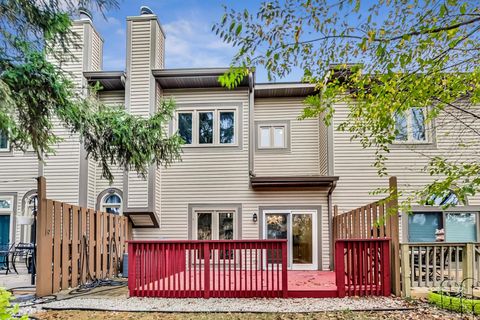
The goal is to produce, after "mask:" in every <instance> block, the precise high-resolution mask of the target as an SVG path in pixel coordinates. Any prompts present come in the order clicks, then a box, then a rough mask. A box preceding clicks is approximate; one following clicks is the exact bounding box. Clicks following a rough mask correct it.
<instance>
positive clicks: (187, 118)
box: [178, 113, 193, 144]
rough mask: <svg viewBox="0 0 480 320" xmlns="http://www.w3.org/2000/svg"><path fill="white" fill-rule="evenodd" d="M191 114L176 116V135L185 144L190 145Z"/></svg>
mask: <svg viewBox="0 0 480 320" xmlns="http://www.w3.org/2000/svg"><path fill="white" fill-rule="evenodd" d="M192 119H193V118H192V113H179V114H178V133H179V135H180V137H182V139H183V141H184V142H185V143H186V144H191V143H192Z"/></svg>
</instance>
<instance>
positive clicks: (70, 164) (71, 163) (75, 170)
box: [44, 122, 80, 204]
mask: <svg viewBox="0 0 480 320" xmlns="http://www.w3.org/2000/svg"><path fill="white" fill-rule="evenodd" d="M53 132H54V133H55V134H56V135H57V136H59V137H61V138H62V139H63V141H62V142H60V143H59V144H57V145H56V146H54V150H55V154H51V155H48V156H47V158H46V161H45V165H44V175H45V178H46V180H47V197H49V198H50V199H55V200H57V201H63V202H68V203H71V204H78V190H79V174H80V142H79V138H78V135H77V134H74V135H72V134H70V130H69V129H66V128H63V127H62V126H61V124H60V123H59V122H57V123H56V125H55V128H54V130H53Z"/></svg>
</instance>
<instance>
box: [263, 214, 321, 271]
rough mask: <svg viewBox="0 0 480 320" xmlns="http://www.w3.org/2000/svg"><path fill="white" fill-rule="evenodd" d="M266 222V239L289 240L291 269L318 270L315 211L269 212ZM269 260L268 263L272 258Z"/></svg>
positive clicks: (289, 264) (289, 263)
mask: <svg viewBox="0 0 480 320" xmlns="http://www.w3.org/2000/svg"><path fill="white" fill-rule="evenodd" d="M264 221H265V230H264V235H265V236H264V238H265V239H287V246H288V247H287V248H288V266H289V268H290V269H295V270H312V269H317V267H318V262H317V260H318V257H317V252H318V247H317V246H318V238H317V223H316V221H317V212H316V211H315V210H312V211H299V210H284V211H267V212H265V216H264ZM273 258H275V257H273ZM277 258H278V257H277ZM267 259H268V260H267V263H268V262H269V260H270V259H272V257H267Z"/></svg>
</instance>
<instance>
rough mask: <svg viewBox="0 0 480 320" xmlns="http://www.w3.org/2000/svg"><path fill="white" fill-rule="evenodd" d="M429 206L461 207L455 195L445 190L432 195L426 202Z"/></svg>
mask: <svg viewBox="0 0 480 320" xmlns="http://www.w3.org/2000/svg"><path fill="white" fill-rule="evenodd" d="M426 204H427V205H429V206H447V205H448V206H456V205H461V204H462V203H460V201H459V200H458V197H457V195H456V194H455V193H454V192H453V191H450V190H447V191H445V192H443V193H441V194H438V195H437V194H434V195H432V196H431V197H430V199H428V200H427V203H426Z"/></svg>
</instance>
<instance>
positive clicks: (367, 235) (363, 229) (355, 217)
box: [333, 177, 401, 296]
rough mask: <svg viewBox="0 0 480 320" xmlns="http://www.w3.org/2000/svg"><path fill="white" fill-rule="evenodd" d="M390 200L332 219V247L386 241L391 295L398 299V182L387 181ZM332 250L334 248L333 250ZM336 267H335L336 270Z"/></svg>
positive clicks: (336, 212)
mask: <svg viewBox="0 0 480 320" xmlns="http://www.w3.org/2000/svg"><path fill="white" fill-rule="evenodd" d="M389 189H390V195H389V197H387V198H385V199H382V200H379V201H375V202H373V203H370V204H367V205H365V206H362V207H359V208H356V209H353V210H350V211H348V212H345V213H342V214H338V208H337V206H335V210H334V211H335V215H334V217H333V239H334V243H335V242H336V241H338V240H344V239H385V238H389V239H391V241H390V257H391V263H390V273H391V288H392V293H393V294H395V295H397V296H399V295H400V290H401V286H400V247H399V218H398V217H399V215H398V193H397V178H396V177H390V180H389ZM334 250H335V248H334ZM335 267H336V266H335Z"/></svg>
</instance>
